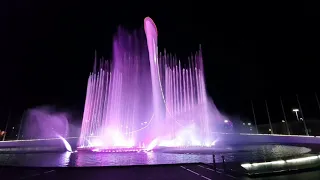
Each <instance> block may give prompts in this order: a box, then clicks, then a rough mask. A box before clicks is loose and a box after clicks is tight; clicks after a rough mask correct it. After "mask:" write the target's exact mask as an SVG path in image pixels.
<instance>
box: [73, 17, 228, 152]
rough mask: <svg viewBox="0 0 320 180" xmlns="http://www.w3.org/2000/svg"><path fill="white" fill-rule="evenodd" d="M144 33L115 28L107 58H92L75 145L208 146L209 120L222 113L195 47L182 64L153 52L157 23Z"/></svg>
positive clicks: (219, 117) (148, 23)
mask: <svg viewBox="0 0 320 180" xmlns="http://www.w3.org/2000/svg"><path fill="white" fill-rule="evenodd" d="M144 30H145V34H138V33H133V34H129V33H128V32H126V31H124V30H123V29H120V30H119V31H118V34H117V35H116V36H115V38H114V44H113V58H112V60H111V61H107V60H104V59H100V60H98V59H97V56H96V59H95V66H94V71H93V72H92V73H91V74H90V76H89V79H88V87H87V95H86V102H85V109H84V114H83V122H82V128H81V137H80V141H79V147H81V148H86V147H88V148H92V147H96V148H100V149H102V148H132V147H138V148H146V149H149V150H150V149H152V148H154V147H156V146H189V145H192V146H199V145H206V146H210V145H211V144H212V142H214V141H216V139H214V138H213V137H211V130H212V128H213V126H214V122H215V121H217V120H222V121H223V119H224V118H223V117H222V115H220V113H219V112H218V111H217V110H216V108H215V106H214V104H213V103H210V101H209V99H208V97H207V94H206V88H205V81H204V71H203V60H202V52H201V49H200V50H199V51H198V52H197V53H195V55H193V56H191V57H190V58H189V59H188V61H187V62H188V63H187V64H183V63H182V61H180V60H178V59H177V58H176V57H175V56H172V55H171V54H167V53H166V52H165V53H163V54H159V53H158V45H157V41H158V40H157V36H158V32H157V28H156V26H155V24H154V22H153V21H152V19H151V18H146V19H145V21H144Z"/></svg>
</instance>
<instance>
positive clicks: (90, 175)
mask: <svg viewBox="0 0 320 180" xmlns="http://www.w3.org/2000/svg"><path fill="white" fill-rule="evenodd" d="M3 177H5V178H4V179H10V180H16V179H25V180H44V179H45V180H64V179H66V180H88V179H93V180H101V179H103V180H108V179H112V180H145V179H146V180H173V179H175V180H223V179H225V180H234V179H242V180H253V179H254V180H266V179H268V180H296V179H297V180H300V179H306V180H313V179H314V180H319V179H320V170H315V171H310V172H300V173H291V174H284V175H276V176H266V177H259V178H258V177H257V178H249V177H245V176H242V177H234V176H233V175H230V174H225V173H223V172H222V171H221V170H219V169H218V171H217V172H215V171H213V169H212V168H211V167H210V166H208V165H205V164H180V165H157V166H131V167H92V168H90V167H89V168H88V167H86V168H81V167H79V168H14V167H12V168H8V167H6V168H2V167H0V178H3Z"/></svg>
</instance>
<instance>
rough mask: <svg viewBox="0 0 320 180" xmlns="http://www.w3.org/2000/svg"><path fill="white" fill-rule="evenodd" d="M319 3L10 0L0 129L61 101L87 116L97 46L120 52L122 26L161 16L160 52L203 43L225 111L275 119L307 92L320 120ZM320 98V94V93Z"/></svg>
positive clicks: (0, 36) (212, 87) (305, 102)
mask: <svg viewBox="0 0 320 180" xmlns="http://www.w3.org/2000/svg"><path fill="white" fill-rule="evenodd" d="M318 12H319V11H318V8H316V6H315V5H314V4H297V5H294V4H286V3H283V4H281V3H279V2H278V3H277V4H264V3H261V4H251V3H244V2H237V3H220V2H219V3H217V2H213V1H202V0H197V1H193V2H192V1H181V2H180V1H177V2H173V1H169V2H165V1H159V2H158V1H149V2H147V1H146V2H137V1H134V2H132V1H131V2H127V1H115V2H111V1H102V2H94V1H88V2H86V3H83V2H81V1H61V2H59V1H37V2H36V1H26V0H17V1H2V2H1V5H0V15H1V21H0V22H1V24H0V43H1V50H0V51H1V54H0V56H1V57H0V60H1V64H0V77H1V86H0V87H1V93H0V129H4V126H5V121H6V120H7V117H8V113H9V111H11V112H12V116H11V120H12V122H13V123H12V124H15V122H19V119H20V118H21V115H22V113H23V111H24V110H25V109H28V108H33V107H36V106H40V105H55V106H57V107H58V108H61V109H64V110H66V111H70V112H72V113H73V114H75V118H74V119H73V121H74V122H75V123H80V122H81V116H82V110H83V107H84V100H85V91H86V85H87V78H88V75H89V73H90V71H91V70H92V66H93V58H94V50H95V49H96V50H97V51H98V54H99V55H100V56H102V55H103V56H105V57H107V58H108V57H110V56H111V48H112V47H111V45H112V36H113V34H114V33H115V32H116V29H117V27H118V26H119V25H123V26H124V27H126V28H129V29H132V30H133V29H137V28H141V27H142V26H143V19H144V17H146V16H150V17H151V18H153V20H154V21H155V23H156V24H157V27H158V32H159V49H160V50H163V49H164V48H166V49H167V51H169V52H176V53H177V55H178V56H180V57H181V58H186V57H187V56H188V55H190V53H191V52H195V51H196V50H198V47H199V44H201V45H202V49H203V53H204V65H205V71H206V72H205V74H206V83H207V91H208V93H209V95H210V96H211V97H212V98H213V100H214V102H215V104H216V105H217V107H218V109H219V110H221V111H222V112H224V113H226V114H228V115H230V116H233V117H240V118H242V119H248V120H250V119H252V112H251V105H250V100H253V102H254V103H255V108H256V111H257V119H258V122H259V123H266V122H267V116H266V111H265V106H264V100H265V99H267V100H268V103H269V108H270V113H271V119H272V121H280V119H282V117H281V109H280V104H279V96H280V95H281V96H282V97H283V100H284V105H285V109H286V112H287V113H288V116H289V118H291V119H293V118H294V116H293V115H294V114H293V113H292V112H291V109H292V108H293V107H297V102H296V99H295V93H299V95H300V100H301V103H302V106H303V110H304V113H305V116H306V118H320V113H319V109H318V106H317V103H316V99H315V95H314V93H315V92H317V91H318V90H319V89H318V84H319V81H318V79H319V75H318V74H319V71H318V69H319V65H318V64H319V63H318V61H319V53H318V52H319V42H320V37H319V32H320V31H319V30H320V29H319V26H318V22H319V13H318ZM319 94H320V93H319Z"/></svg>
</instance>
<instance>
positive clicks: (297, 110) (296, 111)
mask: <svg viewBox="0 0 320 180" xmlns="http://www.w3.org/2000/svg"><path fill="white" fill-rule="evenodd" d="M292 112H295V113H296V117H297V120H298V121H299V116H298V112H299V109H292Z"/></svg>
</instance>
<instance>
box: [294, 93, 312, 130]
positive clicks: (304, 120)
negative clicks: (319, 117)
mask: <svg viewBox="0 0 320 180" xmlns="http://www.w3.org/2000/svg"><path fill="white" fill-rule="evenodd" d="M296 97H297V102H298V105H299V110H300V114H301V117H302V122H303V126H304V130H305V131H306V135H307V136H309V131H308V128H307V124H306V119H305V118H304V116H303V112H302V108H301V104H300V101H299V96H298V94H296ZM296 115H297V117H298V111H297V112H296Z"/></svg>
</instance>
